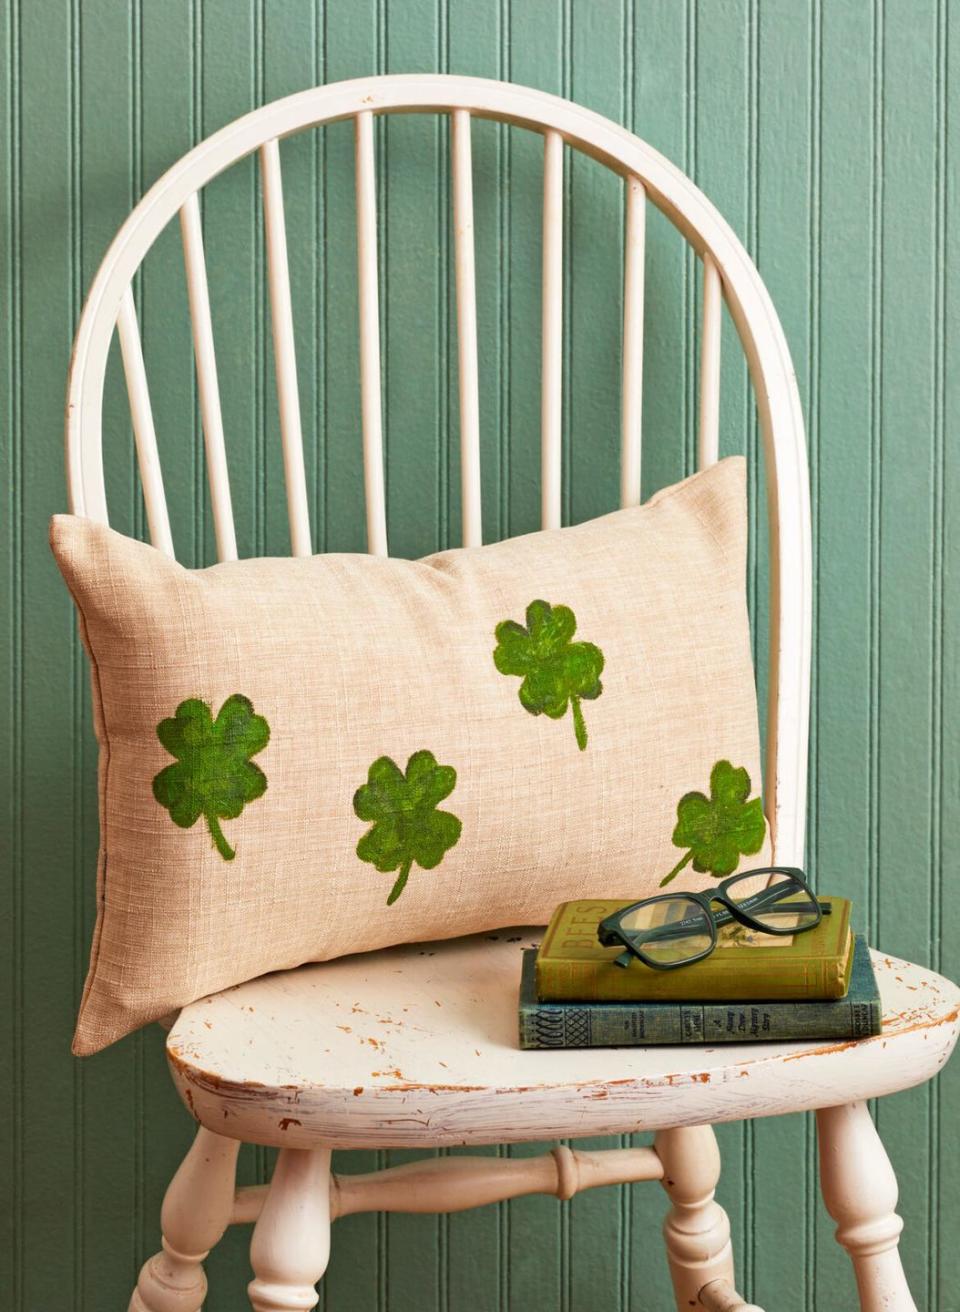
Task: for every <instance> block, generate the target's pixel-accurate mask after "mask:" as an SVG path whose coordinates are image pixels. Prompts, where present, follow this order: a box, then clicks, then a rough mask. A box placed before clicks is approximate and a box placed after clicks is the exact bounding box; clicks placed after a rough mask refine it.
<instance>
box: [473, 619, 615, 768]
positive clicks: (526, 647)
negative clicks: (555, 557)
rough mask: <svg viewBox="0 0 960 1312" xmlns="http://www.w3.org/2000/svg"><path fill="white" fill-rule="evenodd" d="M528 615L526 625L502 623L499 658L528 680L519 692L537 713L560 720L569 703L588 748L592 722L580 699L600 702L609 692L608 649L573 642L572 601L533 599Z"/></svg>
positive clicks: (503, 667)
mask: <svg viewBox="0 0 960 1312" xmlns="http://www.w3.org/2000/svg"><path fill="white" fill-rule="evenodd" d="M526 619H527V623H526V627H524V626H523V625H522V624H518V623H517V622H516V620H504V621H503V622H502V623H500V624H498V625H497V627H496V639H497V648H496V650H495V651H494V653H493V662H494V664H495V665H496V667H497V669H498V670H499V671H500V673H501V674H513V675H517V676H518V677H520V678H522V679H523V682H522V683H521V685H520V690H519V693H518V694H517V695H518V696H519V698H520V705H521V706H522V707H523V708H524V710H526V711H529V712H530V714H531V715H549V716H550V718H551V719H552V720H559V719H560V718H561V717H562V716H563V715H565V714H566V711H567V706H568V705H569V707H570V708H571V710H572V711H573V731H574V734H575V735H576V739H577V746H578V747H579V748H580V750H581V752H582V751H583V750H584V749H585V748H586V745H587V726H586V724H584V720H583V711H582V710H581V707H580V702H581V701H595V700H596V698H597V697H599V696H600V694H601V693H602V692H603V684H602V683H601V682H600V675H601V673H602V671H603V652H602V651H601V650H600V648H599V647H596V646H594V644H593V643H592V642H573V641H572V639H573V635H574V634H575V633H576V631H577V620H576V616H575V615H574V613H573V611H572V610H571V609H570V607H569V606H551V605H550V603H549V602H546V601H531V603H530V605H529V606H528V607H527V615H526Z"/></svg>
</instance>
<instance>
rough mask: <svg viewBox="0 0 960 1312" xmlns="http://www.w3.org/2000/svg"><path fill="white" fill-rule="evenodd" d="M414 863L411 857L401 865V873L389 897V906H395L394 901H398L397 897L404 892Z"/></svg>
mask: <svg viewBox="0 0 960 1312" xmlns="http://www.w3.org/2000/svg"><path fill="white" fill-rule="evenodd" d="M412 865H413V857H411V858H410V860H409V861H404V863H403V865H402V866H401V867H400V873H399V875H397V882H396V883H395V884H394V886H393V888H391V890H390V896H389V897H388V898H387V906H388V907H392V906H393V904H394V902H396V900H397V898H398V897H399V896H400V894H401V893H402V892H403V890H404V888H405V887H406V884H407V878H408V876H409V874H410V867H411V866H412Z"/></svg>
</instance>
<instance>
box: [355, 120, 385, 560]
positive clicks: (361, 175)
mask: <svg viewBox="0 0 960 1312" xmlns="http://www.w3.org/2000/svg"><path fill="white" fill-rule="evenodd" d="M354 124H355V129H354V130H355V147H356V175H357V178H356V182H357V264H358V270H359V284H360V285H359V301H360V410H361V418H362V422H363V482H364V491H365V493H366V502H367V550H368V551H369V552H370V553H371V555H374V556H385V555H386V554H387V507H386V496H385V490H384V474H383V413H382V409H381V400H380V296H379V290H378V286H377V177H376V164H375V161H374V154H373V114H372V112H371V111H370V110H368V109H365V110H363V111H361V113H359V114H358V115H357V116H356V118H355V120H354Z"/></svg>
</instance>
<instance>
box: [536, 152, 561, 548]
mask: <svg viewBox="0 0 960 1312" xmlns="http://www.w3.org/2000/svg"><path fill="white" fill-rule="evenodd" d="M541 350H542V353H543V361H542V365H541V378H540V441H541V448H540V451H541V455H540V460H541V521H540V522H541V524H542V526H543V527H544V528H559V527H560V507H561V499H560V493H561V448H562V440H561V439H562V400H563V393H562V360H563V137H562V136H561V135H560V133H559V132H556V131H554V130H553V129H550V130H548V131H547V132H545V133H544V139H543V304H542V317H541Z"/></svg>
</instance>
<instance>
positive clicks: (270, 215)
mask: <svg viewBox="0 0 960 1312" xmlns="http://www.w3.org/2000/svg"><path fill="white" fill-rule="evenodd" d="M260 176H261V180H262V184H263V220H264V238H265V242H266V248H267V278H268V282H269V286H270V314H271V319H272V323H273V356H274V365H275V368H276V372H277V401H278V403H279V407H280V439H281V442H282V444H283V473H284V479H285V481H286V487H287V514H288V517H289V519H290V546H291V550H292V551H293V554H294V555H295V556H309V555H310V554H311V552H312V550H313V544H312V541H311V537H310V511H309V508H308V505H307V476H306V470H305V469H304V461H303V433H302V431H301V426H300V394H299V390H298V387H297V354H296V346H295V343H294V336H293V305H292V302H291V299H290V266H289V262H288V258H287V226H286V221H285V218H284V213H283V181H282V178H281V174H280V144H279V142H278V141H277V139H276V138H274V139H273V140H272V141H266V142H264V144H263V145H262V146H261V147H260Z"/></svg>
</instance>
